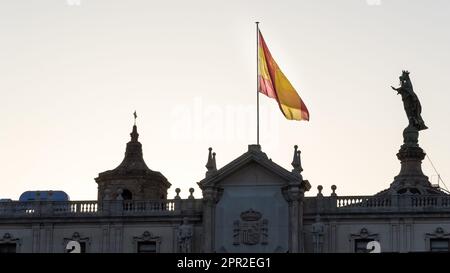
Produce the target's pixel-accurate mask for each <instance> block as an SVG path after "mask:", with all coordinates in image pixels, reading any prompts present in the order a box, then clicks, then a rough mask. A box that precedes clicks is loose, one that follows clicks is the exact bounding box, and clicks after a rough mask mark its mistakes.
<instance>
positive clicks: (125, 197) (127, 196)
mask: <svg viewBox="0 0 450 273" xmlns="http://www.w3.org/2000/svg"><path fill="white" fill-rule="evenodd" d="M122 198H123V200H131V199H133V194H132V193H131V191H130V190H128V189H124V190H123V191H122Z"/></svg>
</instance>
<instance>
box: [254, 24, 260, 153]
mask: <svg viewBox="0 0 450 273" xmlns="http://www.w3.org/2000/svg"><path fill="white" fill-rule="evenodd" d="M255 23H256V144H257V145H259V78H258V73H259V60H258V58H259V52H258V51H259V22H255Z"/></svg>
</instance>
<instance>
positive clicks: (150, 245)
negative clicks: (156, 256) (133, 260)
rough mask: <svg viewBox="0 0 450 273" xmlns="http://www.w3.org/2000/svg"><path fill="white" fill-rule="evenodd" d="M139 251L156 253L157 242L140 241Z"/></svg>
mask: <svg viewBox="0 0 450 273" xmlns="http://www.w3.org/2000/svg"><path fill="white" fill-rule="evenodd" d="M138 253H156V242H138Z"/></svg>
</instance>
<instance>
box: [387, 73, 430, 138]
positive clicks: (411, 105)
mask: <svg viewBox="0 0 450 273" xmlns="http://www.w3.org/2000/svg"><path fill="white" fill-rule="evenodd" d="M399 79H400V87H399V88H395V87H393V86H391V87H392V89H394V90H395V91H397V94H400V95H401V96H402V100H403V106H404V108H405V112H406V116H407V117H408V121H409V126H412V127H414V128H415V129H417V130H418V131H421V130H425V129H428V127H427V126H426V125H425V122H424V121H423V119H422V115H421V113H422V105H421V104H420V101H419V98H418V97H417V95H416V93H415V92H414V89H413V86H412V82H411V79H410V78H409V71H406V70H403V72H402V75H401V76H400V77H399Z"/></svg>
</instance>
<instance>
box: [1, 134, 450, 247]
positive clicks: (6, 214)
mask: <svg viewBox="0 0 450 273" xmlns="http://www.w3.org/2000/svg"><path fill="white" fill-rule="evenodd" d="M405 139H406V138H405ZM424 155H425V154H424V153H423V151H422V149H420V147H418V145H416V144H413V145H412V146H411V145H410V146H408V144H407V143H406V141H405V144H404V145H403V146H402V147H401V149H400V152H399V155H398V158H399V160H400V161H401V171H400V174H399V175H398V176H396V177H395V179H394V182H393V183H392V184H391V185H390V187H389V188H388V189H386V190H385V191H382V192H380V193H377V194H375V195H372V196H339V195H338V194H337V187H336V186H333V187H332V194H331V195H330V196H324V195H323V194H322V190H323V187H322V186H320V185H319V186H317V190H318V192H317V195H316V196H313V197H305V193H306V192H307V191H309V190H310V189H311V185H310V183H309V182H308V181H307V180H305V179H304V178H303V176H302V171H303V169H302V166H301V158H300V151H299V150H298V148H297V147H295V150H294V156H293V160H292V167H293V169H292V170H291V171H289V170H286V169H284V168H282V167H280V166H279V165H277V164H276V163H275V162H272V160H271V159H269V158H268V156H267V155H266V154H265V153H264V152H263V151H262V150H261V147H260V146H259V145H249V147H248V150H247V152H245V153H244V154H242V155H241V156H240V157H238V158H236V159H235V160H233V161H232V162H230V163H229V164H227V165H225V166H223V167H222V168H219V169H218V168H217V166H216V155H215V153H212V149H210V150H209V154H208V160H207V164H206V168H207V172H206V175H205V177H204V178H203V179H202V180H201V181H200V182H198V185H199V187H200V189H201V190H202V194H203V198H201V199H195V198H194V197H193V191H194V190H193V189H191V190H190V195H189V197H188V198H186V199H181V198H180V196H179V194H180V190H179V189H176V190H175V192H176V196H175V198H173V199H170V200H169V199H167V190H168V188H169V187H170V183H169V182H168V181H167V179H166V178H165V177H164V176H163V175H162V174H161V173H159V172H156V171H152V170H150V169H149V168H148V167H147V165H146V164H145V162H144V160H143V156H142V146H141V143H139V142H138V133H137V127H136V126H134V127H133V131H132V133H131V141H130V142H128V143H127V149H126V153H125V158H124V160H123V162H122V163H121V164H120V165H119V166H118V167H117V168H115V169H113V170H111V171H106V172H103V173H100V174H99V176H98V177H97V178H96V179H95V181H96V182H97V183H98V200H94V201H53V202H52V201H33V202H19V201H7V202H0V252H22V253H27V252H35V253H36V252H50V253H61V252H67V251H68V250H67V246H68V244H69V243H70V242H73V241H76V242H78V243H79V245H80V247H81V251H82V252H91V253H97V252H102V253H108V252H124V253H136V252H181V253H186V252H260V253H267V252H271V253H272V252H292V253H297V252H312V253H329V252H342V253H348V252H364V251H367V248H366V246H367V244H368V243H369V242H371V241H377V242H379V244H380V247H381V251H382V252H415V251H419V252H427V251H448V250H449V242H450V195H448V194H446V193H445V192H443V191H442V190H440V189H439V188H435V187H433V186H432V185H431V183H429V181H428V178H427V177H426V176H425V175H424V174H423V173H422V170H421V167H420V166H421V160H422V159H423V157H424Z"/></svg>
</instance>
